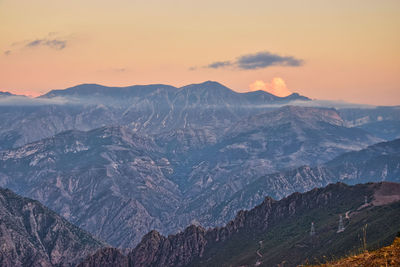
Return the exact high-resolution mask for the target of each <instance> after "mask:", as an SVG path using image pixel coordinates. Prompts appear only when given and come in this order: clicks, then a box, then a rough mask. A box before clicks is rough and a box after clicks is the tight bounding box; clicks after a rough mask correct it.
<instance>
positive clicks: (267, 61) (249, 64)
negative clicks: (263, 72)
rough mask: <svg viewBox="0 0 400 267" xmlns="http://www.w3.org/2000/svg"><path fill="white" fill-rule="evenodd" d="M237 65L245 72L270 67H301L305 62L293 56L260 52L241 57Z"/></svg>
mask: <svg viewBox="0 0 400 267" xmlns="http://www.w3.org/2000/svg"><path fill="white" fill-rule="evenodd" d="M237 65H238V67H239V68H240V69H244V70H253V69H261V68H266V67H269V66H290V67H299V66H301V65H303V60H301V59H297V58H295V57H292V56H280V55H277V54H272V53H270V52H258V53H255V54H250V55H244V56H241V57H239V58H238V60H237Z"/></svg>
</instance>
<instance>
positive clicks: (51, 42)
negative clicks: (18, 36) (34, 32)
mask: <svg viewBox="0 0 400 267" xmlns="http://www.w3.org/2000/svg"><path fill="white" fill-rule="evenodd" d="M39 46H47V47H50V48H52V49H56V50H62V49H64V48H65V47H66V46H67V41H66V40H60V39H36V40H33V41H30V42H29V43H27V44H26V47H39Z"/></svg>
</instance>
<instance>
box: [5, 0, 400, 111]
mask: <svg viewBox="0 0 400 267" xmlns="http://www.w3.org/2000/svg"><path fill="white" fill-rule="evenodd" d="M399 14H400V1H399V0H331V1H324V0H302V1H297V0H293V1H286V0H280V1H267V0H260V1H259V0H249V1H243V0H241V1H235V0H229V1H228V0H220V1H216V0H214V1H209V0H202V1H191V0H168V1H166V0H143V1H140V0H113V1H111V0H68V1H67V0H34V1H33V0H0V91H10V92H14V93H23V94H29V95H39V94H42V93H45V92H47V91H49V90H51V89H60V88H66V87H69V86H73V85H76V84H80V83H99V84H103V85H115V86H125V85H133V84H150V83H164V84H171V85H175V86H182V85H186V84H190V83H198V82H202V81H206V80H215V81H218V82H221V83H223V84H225V85H226V86H228V87H230V88H232V89H234V90H236V91H241V92H244V91H249V90H253V89H260V88H261V89H265V90H275V91H276V90H278V89H279V88H278V89H277V88H272V87H274V84H275V82H274V81H279V86H282V81H283V84H286V86H287V88H288V89H289V90H290V91H296V92H299V93H301V94H303V95H306V96H308V97H311V98H318V99H332V100H345V101H350V102H355V103H368V104H380V105H395V104H397V105H398V104H400V15H399ZM261 52H263V53H264V54H257V53H261ZM266 52H267V61H268V60H269V59H268V55H272V58H275V59H276V61H271V62H270V64H268V62H267V63H266V64H264V65H262V64H261V65H257V64H256V65H247V67H246V68H247V69H246V68H244V67H243V66H242V65H241V64H242V63H243V62H244V61H245V59H246V56H247V57H249V56H250V60H252V59H254V57H257V56H260V55H261V56H262V55H264V56H265V53H266ZM247 59H248V58H247ZM264 59H265V57H264ZM296 60H297V61H296ZM213 63H214V64H213ZM256 63H257V62H256ZM258 63H259V62H258ZM261 63H262V62H261ZM264 63H265V62H264ZM274 78H275V79H274ZM277 78H280V79H277ZM256 81H257V82H256ZM255 85H257V86H255ZM260 85H261V86H260ZM287 88H285V90H287Z"/></svg>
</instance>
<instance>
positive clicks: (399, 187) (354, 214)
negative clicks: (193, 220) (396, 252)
mask: <svg viewBox="0 0 400 267" xmlns="http://www.w3.org/2000/svg"><path fill="white" fill-rule="evenodd" d="M365 198H366V201H365ZM399 211H400V184H396V183H378V184H364V185H356V186H347V185H344V184H341V183H338V184H333V185H329V186H327V187H326V188H321V189H314V190H312V191H310V192H307V193H304V194H299V193H294V194H292V195H290V196H289V197H287V198H284V199H282V200H280V201H275V200H273V199H271V198H266V199H265V200H264V202H263V203H262V204H261V205H259V206H257V207H255V208H254V209H252V210H250V211H241V212H239V213H238V214H237V216H236V218H235V219H234V220H233V221H231V222H229V223H228V224H226V226H224V227H221V228H214V229H207V230H206V229H204V228H202V227H200V226H194V225H192V226H190V227H188V228H186V229H185V230H184V231H183V232H181V233H178V234H176V235H170V236H168V237H164V236H162V235H160V234H159V233H158V232H156V231H152V232H150V233H148V234H147V235H146V236H144V237H143V239H142V241H141V242H140V243H139V244H138V246H137V247H136V248H135V249H133V250H132V251H131V252H129V253H128V255H127V256H122V255H120V254H119V253H118V252H117V250H108V251H107V250H102V251H99V252H98V253H96V254H94V255H93V256H91V257H89V258H87V259H86V260H85V261H84V262H83V263H82V264H81V266H94V262H96V261H97V262H99V261H102V262H107V264H109V266H253V265H254V264H256V265H262V266H274V265H276V264H280V263H285V266H295V265H297V264H301V263H306V262H313V261H315V260H316V259H320V260H323V259H322V256H324V255H325V256H334V257H338V256H341V255H344V254H346V253H349V252H351V251H354V250H356V249H359V248H360V246H361V245H362V244H361V243H360V234H362V233H363V232H365V233H366V234H365V238H366V243H367V244H368V245H369V247H374V246H376V245H377V244H386V243H388V242H391V241H392V240H393V238H394V236H395V235H396V233H397V232H398V229H399V228H400V218H399V217H398V216H396V214H398V212H399ZM339 215H342V216H343V220H344V221H343V225H344V229H343V230H341V231H338V222H339ZM312 222H314V223H315V231H314V232H313V234H311V235H310V229H311V228H310V225H311V223H312ZM365 225H368V228H367V230H366V231H364V230H363V229H364V227H365ZM327 240H329V242H327ZM112 255H118V256H112ZM127 261H128V263H126V262H127Z"/></svg>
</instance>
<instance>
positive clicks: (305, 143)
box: [0, 108, 399, 247]
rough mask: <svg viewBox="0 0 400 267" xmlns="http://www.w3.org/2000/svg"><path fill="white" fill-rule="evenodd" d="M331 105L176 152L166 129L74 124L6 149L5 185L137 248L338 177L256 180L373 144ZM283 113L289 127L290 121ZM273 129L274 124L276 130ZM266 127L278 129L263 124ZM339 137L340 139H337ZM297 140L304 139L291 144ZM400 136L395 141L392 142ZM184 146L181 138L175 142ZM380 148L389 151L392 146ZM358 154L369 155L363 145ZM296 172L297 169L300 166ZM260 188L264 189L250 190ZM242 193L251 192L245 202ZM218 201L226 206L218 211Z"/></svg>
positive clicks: (0, 159) (2, 163)
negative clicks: (156, 132)
mask: <svg viewBox="0 0 400 267" xmlns="http://www.w3.org/2000/svg"><path fill="white" fill-rule="evenodd" d="M322 111H323V110H322ZM272 112H273V113H274V116H272V117H276V115H275V113H276V112H277V111H272ZM278 112H279V114H280V113H285V112H289V113H292V112H293V108H283V109H282V110H278ZM301 112H304V113H306V115H304V114H303V115H304V116H306V117H307V118H309V119H310V116H311V115H309V114H308V113H311V114H313V113H314V112H315V113H318V112H319V110H316V109H313V108H296V113H297V114H300V113H301ZM326 112H327V115H326V116H325V117H323V118H325V120H326V121H325V122H324V121H319V122H318V121H316V118H314V117H312V116H311V119H310V121H309V123H307V120H299V119H298V118H297V116H295V118H294V119H293V121H294V122H295V121H297V120H299V122H298V123H297V124H296V123H294V122H293V124H292V126H290V127H293V128H290V127H289V128H286V129H287V131H286V132H287V133H288V134H290V135H291V136H290V135H289V136H287V135H281V133H280V131H279V129H281V127H282V126H281V124H279V123H277V122H276V121H275V120H273V122H272V123H271V124H270V126H268V124H267V122H266V121H262V123H261V124H262V125H263V127H261V129H259V128H258V127H257V124H256V123H253V124H252V125H255V127H253V128H250V130H249V129H248V127H243V133H239V134H237V135H239V136H246V135H247V133H248V132H249V131H250V132H251V135H248V136H247V137H245V138H242V139H241V138H238V137H237V135H236V133H235V131H234V130H232V131H229V132H230V133H235V134H233V135H232V134H230V135H227V136H228V137H226V139H224V138H222V139H221V141H219V142H217V143H216V144H214V145H210V146H206V147H201V146H200V148H199V149H198V150H189V152H187V154H185V153H178V154H176V153H174V152H173V151H174V149H172V150H171V149H170V147H168V146H167V147H166V148H165V147H162V146H161V145H158V144H157V138H160V137H157V138H156V139H154V138H151V137H150V136H148V137H143V136H141V135H138V134H137V133H134V132H132V131H131V130H130V129H127V128H123V127H103V128H99V129H95V130H92V131H89V132H81V131H67V132H63V133H60V134H58V135H55V136H54V137H51V138H47V139H43V140H41V141H38V142H34V143H30V144H28V145H25V146H22V147H20V148H17V149H12V150H4V151H2V152H0V170H1V171H0V185H1V186H3V187H7V188H10V189H12V190H15V191H16V192H17V193H19V194H22V195H24V196H28V197H31V198H34V199H37V200H39V201H41V202H42V203H44V204H45V205H48V206H49V207H50V208H51V209H53V210H55V211H56V212H58V213H59V214H61V215H62V216H64V217H65V218H66V219H68V220H69V221H71V222H73V223H74V224H77V225H78V226H80V227H82V228H83V229H85V230H87V231H89V232H91V233H93V234H94V235H96V236H98V237H100V238H101V239H103V240H105V241H107V242H108V243H110V244H112V245H114V246H120V247H133V246H134V245H135V244H137V242H139V241H140V238H141V237H142V235H143V234H145V233H146V232H148V231H149V230H151V229H158V230H160V231H161V232H163V233H171V232H174V231H176V230H178V229H183V228H184V227H185V226H186V225H188V224H189V223H191V222H194V221H198V222H200V223H202V224H203V225H205V226H215V225H219V224H221V223H223V222H226V221H227V220H229V219H232V217H233V216H234V215H235V213H236V211H237V210H239V209H243V208H250V207H252V206H249V205H253V206H254V205H255V204H257V201H260V197H261V196H262V197H263V196H265V195H271V196H274V197H276V196H277V197H278V198H280V197H284V196H286V195H288V194H290V193H292V192H295V191H301V192H304V191H306V190H308V189H311V188H313V187H315V186H324V185H326V184H328V183H330V182H335V181H336V178H335V177H332V176H323V175H322V178H319V179H311V178H310V177H309V176H305V177H304V178H303V182H301V183H300V182H299V183H297V185H296V183H292V182H291V181H290V179H291V178H290V177H289V178H287V175H286V174H282V175H279V174H278V175H275V176H268V177H274V178H273V179H272V178H268V179H267V181H268V182H266V183H265V182H264V181H265V179H263V178H259V177H262V176H263V175H267V174H269V173H272V172H274V171H276V170H279V169H280V168H281V167H283V166H287V167H288V166H291V165H296V164H297V165H301V164H313V163H315V162H317V160H316V158H313V157H312V156H311V155H312V153H311V152H312V149H313V148H318V147H321V148H324V149H325V152H326V151H328V152H326V154H325V155H326V157H327V159H329V157H333V156H334V155H339V154H341V153H343V152H346V151H349V150H352V149H354V148H355V147H356V148H360V147H362V146H366V145H367V144H369V143H373V142H374V139H373V138H372V137H370V136H369V135H368V134H366V133H364V132H362V131H360V130H358V129H355V130H352V129H347V128H345V127H342V126H339V125H337V124H330V123H328V122H327V121H330V120H332V115H335V114H336V113H335V112H334V111H332V110H327V111H326ZM318 114H319V113H318ZM279 116H283V115H282V114H281V115H279ZM285 116H286V115H285ZM285 116H284V117H283V118H284V119H283V121H282V123H283V125H286V123H287V122H288V119H287V117H285ZM288 116H289V115H288ZM319 116H320V114H319ZM267 117H268V116H267ZM261 118H264V117H261ZM333 118H336V117H335V116H333ZM320 120H322V119H320ZM335 121H336V120H335ZM249 122H252V121H251V120H249ZM255 122H259V120H255ZM274 123H275V124H274ZM331 123H333V122H331ZM274 125H277V126H274ZM293 125H294V126H293ZM264 126H265V127H264ZM274 127H277V130H276V131H275V133H274ZM319 127H321V128H319ZM266 128H267V129H270V130H271V129H272V130H271V131H270V132H264V131H265V130H264V129H266ZM233 129H235V128H233ZM324 133H325V134H326V135H324ZM318 134H319V136H318ZM251 136H253V137H251ZM316 137H318V138H316ZM162 138H164V136H163V137H162ZM257 138H258V139H257ZM280 138H281V139H280ZM244 140H251V141H252V142H253V143H246V142H244ZM270 140H274V142H275V144H274V143H273V142H271V141H270ZM335 140H340V142H336V143H335V142H334V141H335ZM158 141H159V140H158ZM159 142H160V141H159ZM296 142H297V144H298V146H297V147H296V146H295V145H293V143H294V144H296ZM161 143H164V144H165V143H168V144H171V142H164V141H163V142H161ZM183 143H185V142H183ZM285 143H288V144H291V146H292V149H291V150H290V149H288V150H285V149H282V147H283V148H285V146H284V144H285ZM346 143H347V144H348V146H349V147H347V148H346ZM397 143H398V141H393V144H397ZM180 144H182V142H179V144H177V146H178V147H179V146H180ZM266 144H268V145H266ZM324 144H325V145H326V146H325V147H324ZM382 146H383V145H382ZM383 147H384V146H383ZM386 148H387V149H386V150H387V151H386V152H385V153H388V156H387V157H388V159H387V161H389V160H390V159H389V157H393V158H391V160H392V162H394V163H396V162H397V160H398V154H399V146H398V145H396V146H395V145H392V144H390V145H387V146H386ZM389 148H390V149H389ZM181 150H184V149H181ZM382 150H383V151H385V147H384V148H383V149H382ZM323 152H324V151H321V155H320V157H321V158H322V157H323V155H324V154H323ZM357 153H363V150H361V151H360V152H356V154H357ZM382 153H383V152H382ZM279 156H280V157H279ZM285 157H287V158H289V159H290V160H292V162H290V163H291V164H290V165H289V164H288V165H280V164H282V163H281V162H280V161H282V159H284V158H285ZM354 157H356V155H355V156H354ZM275 158H276V159H275ZM385 162H386V161H383V163H382V164H381V165H379V166H378V164H377V169H376V171H377V172H379V171H383V170H384V169H385V168H386V169H387V170H386V172H388V173H389V174H391V172H392V171H393V172H395V174H397V173H398V166H397V167H396V166H395V167H394V168H392V167H390V168H389V169H388V168H387V166H386V165H385V164H384V163H385ZM385 166H386V167H385ZM356 167H358V166H357V165H355V167H353V168H356ZM361 167H362V166H360V168H361ZM317 169H318V170H319V169H320V167H317ZM292 172H294V173H296V170H295V171H292ZM295 177H296V179H297V180H299V179H300V178H299V177H298V176H296V175H295ZM385 177H386V176H385ZM394 178H396V176H395V175H392V176H387V180H391V179H394ZM337 179H338V180H340V178H337ZM376 180H378V181H379V180H381V179H380V178H379V177H378V176H377V177H375V176H370V177H365V178H364V179H362V178H361V179H358V180H356V181H357V182H360V181H363V182H366V181H376ZM260 181H261V182H260ZM255 185H257V186H255ZM261 185H262V186H261ZM289 185H294V186H289ZM253 188H258V189H259V190H262V191H261V192H253V191H252V190H253ZM247 192H248V193H247ZM242 194H244V195H249V196H250V197H249V198H248V199H245V200H244V199H242V197H241V196H242ZM238 196H239V198H238ZM238 199H239V201H238ZM232 203H234V204H232ZM221 207H223V210H224V212H216V211H217V210H219V209H221ZM88 211H89V212H88Z"/></svg>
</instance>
